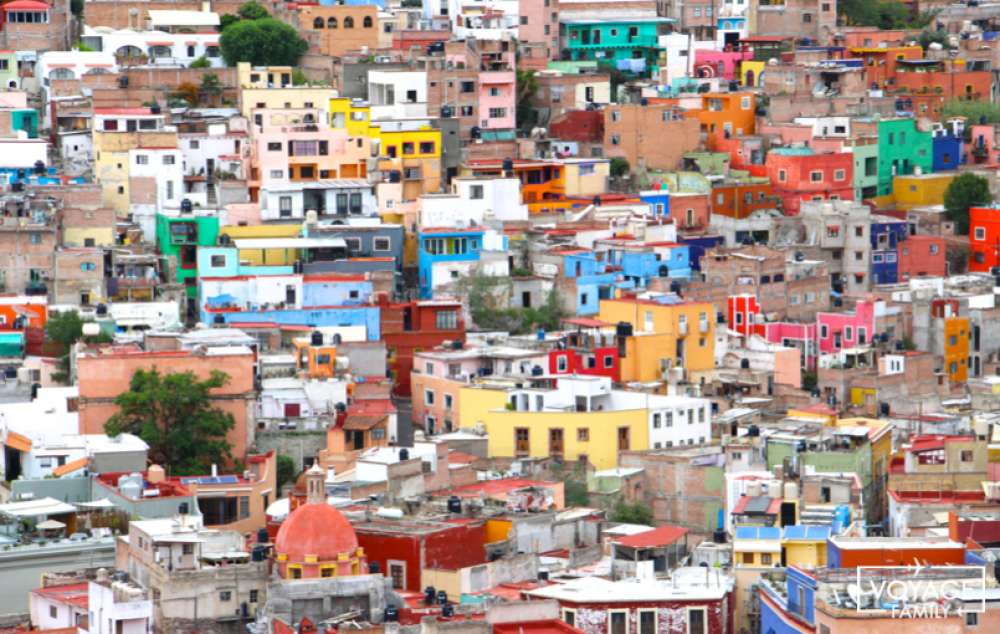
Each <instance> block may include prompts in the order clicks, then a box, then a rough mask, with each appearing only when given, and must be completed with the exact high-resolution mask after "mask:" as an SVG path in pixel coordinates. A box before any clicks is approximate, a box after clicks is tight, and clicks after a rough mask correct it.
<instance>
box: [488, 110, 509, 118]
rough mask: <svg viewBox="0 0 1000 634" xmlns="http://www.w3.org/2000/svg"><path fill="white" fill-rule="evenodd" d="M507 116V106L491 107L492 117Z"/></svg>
mask: <svg viewBox="0 0 1000 634" xmlns="http://www.w3.org/2000/svg"><path fill="white" fill-rule="evenodd" d="M506 116H507V109H506V108H490V119H503V118H504V117H506Z"/></svg>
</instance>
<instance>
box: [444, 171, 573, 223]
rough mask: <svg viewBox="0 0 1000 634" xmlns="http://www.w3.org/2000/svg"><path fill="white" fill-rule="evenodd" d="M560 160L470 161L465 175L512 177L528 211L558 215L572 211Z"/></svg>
mask: <svg viewBox="0 0 1000 634" xmlns="http://www.w3.org/2000/svg"><path fill="white" fill-rule="evenodd" d="M563 168H564V166H563V164H562V163H559V162H557V161H534V160H523V159H514V160H510V159H507V160H504V159H480V160H476V159H473V160H470V161H467V162H466V163H465V164H464V166H463V168H462V173H461V175H462V176H477V177H478V176H506V175H510V176H513V177H515V178H517V179H519V180H520V181H521V202H522V203H524V204H525V205H527V206H528V211H529V212H530V213H533V214H537V213H556V212H560V211H565V210H567V209H572V208H573V207H574V206H575V203H574V202H573V201H570V200H567V198H566V173H565V170H564V169H563Z"/></svg>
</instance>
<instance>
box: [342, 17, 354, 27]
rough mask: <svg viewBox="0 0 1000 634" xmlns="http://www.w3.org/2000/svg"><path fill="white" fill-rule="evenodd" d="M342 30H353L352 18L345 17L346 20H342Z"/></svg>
mask: <svg viewBox="0 0 1000 634" xmlns="http://www.w3.org/2000/svg"><path fill="white" fill-rule="evenodd" d="M344 28H345V29H353V28H354V18H352V17H351V16H347V17H346V18H344Z"/></svg>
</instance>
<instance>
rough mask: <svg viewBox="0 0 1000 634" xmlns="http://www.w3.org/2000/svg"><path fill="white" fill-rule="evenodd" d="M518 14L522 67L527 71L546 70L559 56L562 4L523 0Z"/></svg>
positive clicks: (541, 0) (545, 0) (555, 0)
mask: <svg viewBox="0 0 1000 634" xmlns="http://www.w3.org/2000/svg"><path fill="white" fill-rule="evenodd" d="M518 14H519V15H520V18H521V24H520V26H519V27H518V29H517V42H518V48H519V49H520V51H521V58H520V60H519V61H518V64H519V65H520V66H521V68H523V69H525V70H545V68H546V67H547V66H548V62H549V60H550V59H555V58H557V57H558V53H559V0H519V2H518Z"/></svg>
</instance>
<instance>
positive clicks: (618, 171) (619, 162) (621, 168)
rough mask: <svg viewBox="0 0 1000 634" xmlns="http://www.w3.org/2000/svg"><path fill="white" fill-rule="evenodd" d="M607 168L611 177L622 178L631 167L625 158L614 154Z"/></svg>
mask: <svg viewBox="0 0 1000 634" xmlns="http://www.w3.org/2000/svg"><path fill="white" fill-rule="evenodd" d="M609 169H610V170H611V176H612V178H622V177H624V176H628V173H629V170H631V169H632V168H631V166H630V165H629V164H628V161H627V160H625V159H623V158H622V157H620V156H616V157H614V158H613V159H611V165H610V167H609Z"/></svg>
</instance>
